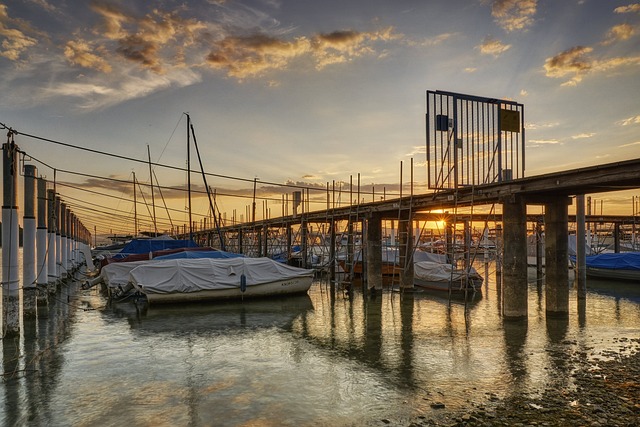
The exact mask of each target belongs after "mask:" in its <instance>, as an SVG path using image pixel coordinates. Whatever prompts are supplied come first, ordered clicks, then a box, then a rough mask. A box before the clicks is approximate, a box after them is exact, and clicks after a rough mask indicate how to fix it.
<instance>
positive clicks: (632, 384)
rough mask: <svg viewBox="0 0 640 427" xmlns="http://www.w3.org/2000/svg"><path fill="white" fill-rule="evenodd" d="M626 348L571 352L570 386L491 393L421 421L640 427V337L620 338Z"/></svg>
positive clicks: (460, 425)
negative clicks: (463, 409)
mask: <svg viewBox="0 0 640 427" xmlns="http://www.w3.org/2000/svg"><path fill="white" fill-rule="evenodd" d="M618 344H620V350H616V351H603V352H600V353H598V354H592V353H590V352H588V351H581V352H576V353H575V354H572V355H566V356H565V357H566V358H567V361H568V366H572V368H573V371H572V373H571V374H570V375H571V379H572V381H571V384H570V385H566V384H565V385H560V386H556V385H553V384H551V385H548V386H547V387H546V388H545V390H543V391H542V392H541V393H539V394H537V395H536V397H531V396H528V395H526V394H524V393H523V394H521V395H512V396H509V397H507V398H505V399H499V398H497V397H496V396H495V395H490V397H489V399H488V400H487V402H484V403H481V404H476V405H474V407H473V408H472V409H470V410H468V411H466V412H463V413H457V414H453V413H447V412H446V409H445V408H443V411H445V412H444V413H442V414H440V415H438V416H435V417H431V416H420V417H418V418H416V419H414V420H412V421H410V422H409V423H407V422H400V423H397V424H395V423H393V422H390V421H388V420H384V421H386V423H385V424H386V425H403V426H406V425H408V426H409V427H418V426H451V427H454V426H455V427H464V426H510V427H511V426H516V427H529V426H590V427H600V426H602V427H604V426H607V427H609V426H612V427H615V426H639V425H640V338H619V339H618Z"/></svg>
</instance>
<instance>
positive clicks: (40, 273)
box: [36, 177, 49, 307]
mask: <svg viewBox="0 0 640 427" xmlns="http://www.w3.org/2000/svg"><path fill="white" fill-rule="evenodd" d="M37 217H38V226H37V228H36V254H37V255H36V269H37V271H36V287H37V289H38V292H37V295H38V296H37V303H36V305H37V307H45V306H46V305H47V303H48V300H49V297H48V294H47V280H48V277H47V276H48V265H47V181H45V179H44V178H42V177H40V178H38V214H37Z"/></svg>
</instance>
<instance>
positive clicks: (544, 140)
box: [529, 139, 561, 145]
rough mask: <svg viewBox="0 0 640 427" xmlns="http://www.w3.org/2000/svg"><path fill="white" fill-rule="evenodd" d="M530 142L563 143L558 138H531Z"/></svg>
mask: <svg viewBox="0 0 640 427" xmlns="http://www.w3.org/2000/svg"><path fill="white" fill-rule="evenodd" d="M529 143H531V144H549V145H555V144H561V142H560V141H558V140H557V139H530V140H529Z"/></svg>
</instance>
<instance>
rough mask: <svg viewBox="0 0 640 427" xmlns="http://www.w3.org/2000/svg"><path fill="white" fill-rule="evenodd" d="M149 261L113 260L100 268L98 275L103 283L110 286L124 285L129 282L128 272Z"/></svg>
mask: <svg viewBox="0 0 640 427" xmlns="http://www.w3.org/2000/svg"><path fill="white" fill-rule="evenodd" d="M148 262H149V261H131V262H114V263H111V264H107V265H105V266H104V267H102V269H101V270H100V276H101V277H102V278H103V279H104V283H106V284H107V286H110V287H116V286H118V285H126V284H127V283H129V272H130V271H131V270H133V269H134V268H136V267H137V266H139V265H142V264H144V263H148Z"/></svg>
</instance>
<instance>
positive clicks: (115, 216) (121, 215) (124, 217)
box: [67, 203, 166, 224]
mask: <svg viewBox="0 0 640 427" xmlns="http://www.w3.org/2000/svg"><path fill="white" fill-rule="evenodd" d="M67 205H68V206H69V207H72V208H74V210H75V211H78V212H88V213H89V215H88V216H89V217H90V218H91V215H90V214H92V213H93V214H94V215H100V216H98V217H97V219H95V218H96V217H95V216H94V221H99V220H102V219H104V220H105V221H107V220H108V221H111V223H113V220H114V219H120V220H121V221H131V215H130V212H125V211H118V212H119V213H118V212H117V213H113V212H107V211H101V210H98V209H93V208H87V207H84V206H82V205H78V204H74V203H67ZM105 216H108V218H105ZM143 220H146V221H151V219H150V218H148V217H145V216H143ZM160 223H161V224H166V223H165V222H163V221H160Z"/></svg>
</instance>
